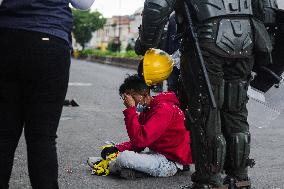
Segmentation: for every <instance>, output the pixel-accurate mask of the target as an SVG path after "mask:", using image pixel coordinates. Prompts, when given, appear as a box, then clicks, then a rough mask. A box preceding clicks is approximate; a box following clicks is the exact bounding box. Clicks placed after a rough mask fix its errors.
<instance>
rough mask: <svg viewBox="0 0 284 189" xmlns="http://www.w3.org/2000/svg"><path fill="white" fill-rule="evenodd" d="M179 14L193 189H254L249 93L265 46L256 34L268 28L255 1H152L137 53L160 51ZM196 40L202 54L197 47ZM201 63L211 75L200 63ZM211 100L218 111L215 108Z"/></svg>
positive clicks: (148, 0) (146, 9) (147, 3)
mask: <svg viewBox="0 0 284 189" xmlns="http://www.w3.org/2000/svg"><path fill="white" fill-rule="evenodd" d="M173 11H175V12H176V16H177V20H178V30H179V32H181V33H182V34H183V39H182V47H181V49H180V50H181V53H182V56H181V79H182V84H183V89H184V92H185V93H186V99H181V101H182V102H183V103H186V106H185V107H186V109H185V114H186V117H187V119H186V124H187V126H188V127H189V129H190V130H191V139H192V141H191V147H192V151H193V161H194V163H195V170H196V171H195V173H194V174H193V175H192V181H193V182H194V184H193V185H192V188H195V189H203V188H204V189H205V188H206V189H207V188H230V189H233V188H242V189H248V188H250V181H249V177H248V166H249V165H252V164H253V161H252V160H251V159H249V154H250V138H251V137H250V132H249V124H248V122H247V116H248V111H247V108H246V104H247V102H248V97H247V90H248V86H249V83H250V81H251V79H252V78H251V71H252V68H253V64H254V55H253V54H254V48H256V47H261V46H263V45H260V44H258V45H256V44H255V39H254V33H253V32H258V33H265V32H266V30H265V27H264V26H263V25H262V24H261V23H258V22H256V21H254V19H253V12H252V4H251V0H214V1H212V0H146V1H145V4H144V12H143V18H142V25H141V27H140V35H139V38H138V39H137V41H136V47H135V50H136V52H137V54H142V55H143V54H144V53H145V51H146V50H147V49H148V48H151V47H157V45H158V43H159V40H160V36H161V32H162V30H163V26H164V25H165V24H166V21H167V18H168V16H169V15H170V14H171V12H173ZM188 13H189V14H188ZM188 15H190V16H191V18H190V19H188ZM189 20H191V21H192V22H191V21H189ZM192 24H193V27H192V28H190V29H191V31H193V33H194V34H193V35H192V36H193V37H190V35H189V33H190V32H188V30H189V28H188V27H189V25H192ZM255 26H258V27H257V28H254V27H255ZM255 30H256V31H255ZM266 33H267V32H266ZM196 36H197V37H196ZM194 37H196V38H197V40H198V41H199V43H198V45H199V49H201V53H198V52H196V50H195V49H196V48H194V47H195V46H194V44H195V43H194V42H195V41H196V40H193V39H195V38H194ZM259 40H260V41H261V42H262V44H264V47H269V45H271V44H269V43H271V42H270V40H269V39H268V40H266V41H265V40H263V39H262V38H261V37H260V38H259ZM263 49H266V50H267V51H268V52H267V54H269V53H270V52H271V51H270V50H271V49H270V48H263ZM200 59H202V60H203V63H204V65H205V68H206V71H205V72H204V69H202V66H200V64H198V63H199V62H202V61H198V60H200ZM204 74H205V75H206V74H207V76H208V78H209V83H208V79H207V80H206V77H204ZM206 86H207V87H206ZM208 86H209V87H208ZM207 88H208V90H207ZM209 89H210V90H211V93H212V94H213V100H212V97H211V98H209V97H210V95H209V93H208V91H210V90H209ZM211 96H212V95H211ZM210 99H211V101H212V102H213V101H215V102H216V104H215V105H216V106H215V105H214V106H213V105H212V104H214V103H211V104H210V102H211V101H210ZM223 170H224V171H225V173H226V178H225V179H224V180H223V179H222V178H221V172H222V171H223Z"/></svg>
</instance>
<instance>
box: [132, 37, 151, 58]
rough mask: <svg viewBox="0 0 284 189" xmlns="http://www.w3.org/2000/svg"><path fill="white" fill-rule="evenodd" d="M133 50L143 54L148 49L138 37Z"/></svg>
mask: <svg viewBox="0 0 284 189" xmlns="http://www.w3.org/2000/svg"><path fill="white" fill-rule="evenodd" d="M134 50H135V53H136V54H137V55H142V56H144V55H145V53H146V51H147V50H148V49H147V48H146V47H144V46H143V45H142V44H141V41H140V38H138V39H137V40H136V42H135V47H134Z"/></svg>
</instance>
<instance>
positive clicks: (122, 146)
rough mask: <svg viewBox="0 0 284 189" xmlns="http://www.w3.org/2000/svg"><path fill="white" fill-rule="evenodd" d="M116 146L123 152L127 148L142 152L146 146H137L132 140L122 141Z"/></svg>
mask: <svg viewBox="0 0 284 189" xmlns="http://www.w3.org/2000/svg"><path fill="white" fill-rule="evenodd" d="M115 147H117V149H118V150H119V151H120V152H123V151H125V150H129V151H135V152H141V151H143V150H144V148H135V147H134V146H133V145H132V144H131V141H128V142H122V143H120V144H117V145H115Z"/></svg>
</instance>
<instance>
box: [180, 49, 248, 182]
mask: <svg viewBox="0 0 284 189" xmlns="http://www.w3.org/2000/svg"><path fill="white" fill-rule="evenodd" d="M191 52H192V51H188V52H187V53H184V55H183V56H182V62H181V76H182V81H183V85H184V86H183V87H184V90H185V93H186V94H187V97H188V99H187V102H186V103H187V107H186V108H185V109H187V110H186V115H187V120H188V121H187V125H188V126H189V128H190V130H191V148H192V153H193V161H194V163H195V169H196V172H195V174H194V175H193V177H192V180H193V181H194V182H198V183H206V184H209V183H210V184H213V185H216V186H219V185H222V180H221V177H220V173H221V172H222V171H223V168H224V169H225V171H226V173H227V174H228V175H229V176H233V177H235V178H237V179H240V180H245V179H246V178H247V177H248V175H247V166H246V163H245V161H246V158H247V156H248V154H249V141H248V142H247V143H246V141H244V142H243V143H246V144H247V148H246V149H245V148H243V147H239V146H238V144H237V143H235V142H234V141H236V140H235V139H236V138H237V137H239V136H241V137H242V138H245V137H247V138H249V124H248V122H247V116H248V112H247V108H246V104H247V102H248V97H247V89H248V86H249V79H250V73H251V70H252V67H253V58H252V57H244V58H229V57H221V56H218V55H216V54H214V53H210V52H209V51H206V50H203V51H202V53H203V58H204V62H205V66H206V69H207V72H208V76H209V79H210V84H211V86H212V90H213V94H214V97H215V100H216V104H217V108H216V109H213V108H212V107H211V106H210V103H209V98H208V93H207V88H206V85H205V81H204V79H203V76H202V71H201V70H200V67H199V66H198V65H199V64H198V63H197V62H196V61H195V60H196V59H195V58H196V57H195V54H194V53H191ZM239 138H240V137H239ZM243 146H244V145H243ZM239 148H242V149H240V150H236V149H239ZM235 151H236V152H235ZM238 156H241V157H238ZM235 162H244V163H240V164H241V165H237V166H235V165H233V164H234V163H235ZM236 164H238V163H236ZM224 166H225V167H224Z"/></svg>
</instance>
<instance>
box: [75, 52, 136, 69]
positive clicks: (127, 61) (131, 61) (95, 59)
mask: <svg viewBox="0 0 284 189" xmlns="http://www.w3.org/2000/svg"><path fill="white" fill-rule="evenodd" d="M75 59H76V58H75ZM78 59H79V60H85V61H88V62H92V63H100V64H105V65H111V66H116V67H122V68H129V69H135V70H137V67H138V64H139V62H140V59H139V58H120V57H102V56H94V55H91V56H87V57H82V58H78Z"/></svg>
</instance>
